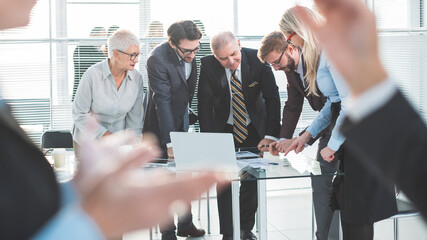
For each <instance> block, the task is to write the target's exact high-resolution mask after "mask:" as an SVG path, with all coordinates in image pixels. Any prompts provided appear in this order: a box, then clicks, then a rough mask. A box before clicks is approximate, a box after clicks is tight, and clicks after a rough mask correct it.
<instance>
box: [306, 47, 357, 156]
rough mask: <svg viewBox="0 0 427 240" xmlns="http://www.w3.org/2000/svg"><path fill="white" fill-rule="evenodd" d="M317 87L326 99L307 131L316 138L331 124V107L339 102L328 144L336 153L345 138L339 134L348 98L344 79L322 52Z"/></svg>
mask: <svg viewBox="0 0 427 240" xmlns="http://www.w3.org/2000/svg"><path fill="white" fill-rule="evenodd" d="M316 81H317V87H318V88H319V90H320V92H322V94H323V95H324V96H325V97H326V103H325V105H324V106H323V108H322V110H320V113H319V115H318V116H317V117H316V118H315V119H314V121H313V123H312V124H311V125H310V126H309V127H308V128H307V131H308V132H309V133H310V134H311V135H312V136H313V137H316V136H317V135H318V134H319V133H320V132H321V131H322V130H323V129H325V128H326V127H328V126H329V124H331V115H332V112H331V105H332V103H336V102H339V101H341V110H340V115H339V117H338V118H337V121H336V123H335V127H334V129H333V130H332V135H331V138H330V139H329V142H328V147H329V148H330V149H332V150H334V151H337V150H338V149H339V148H340V146H341V144H343V142H344V141H345V137H344V136H343V135H342V134H341V133H340V132H339V129H340V128H341V124H342V121H343V120H344V117H345V115H346V110H347V109H346V106H345V101H344V100H345V98H346V97H348V96H349V94H350V92H349V89H348V87H347V85H346V83H345V82H344V79H343V78H342V77H341V75H340V74H339V73H338V72H337V70H336V69H335V67H334V66H332V64H331V63H330V62H329V60H328V59H327V56H326V54H325V53H323V52H322V54H321V55H320V59H319V68H318V69H317V79H316Z"/></svg>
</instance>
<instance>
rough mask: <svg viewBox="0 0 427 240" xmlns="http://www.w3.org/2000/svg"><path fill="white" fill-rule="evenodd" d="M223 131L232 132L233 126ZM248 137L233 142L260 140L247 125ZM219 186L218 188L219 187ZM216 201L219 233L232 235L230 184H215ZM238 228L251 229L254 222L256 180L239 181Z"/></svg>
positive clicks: (250, 143)
mask: <svg viewBox="0 0 427 240" xmlns="http://www.w3.org/2000/svg"><path fill="white" fill-rule="evenodd" d="M224 132H228V133H232V132H233V126H231V125H228V124H227V126H226V128H225V130H224ZM248 134H249V135H248V137H247V138H246V140H245V141H244V142H243V143H239V142H236V141H235V142H234V146H235V147H236V148H240V147H256V146H257V145H258V143H259V141H261V139H260V137H259V136H258V133H257V131H256V129H255V127H254V126H253V125H252V124H249V125H248ZM249 177H250V176H249ZM219 188H220V189H219ZM217 195H218V196H217V202H218V214H219V226H220V233H221V234H223V235H228V236H232V235H233V217H232V215H233V214H232V213H233V209H232V203H231V201H232V197H231V184H227V185H226V186H224V185H222V186H220V187H218V186H217ZM239 203H240V229H241V230H252V228H253V227H254V224H255V213H256V210H257V208H258V198H257V181H255V180H253V181H252V180H247V181H241V183H240V201H239Z"/></svg>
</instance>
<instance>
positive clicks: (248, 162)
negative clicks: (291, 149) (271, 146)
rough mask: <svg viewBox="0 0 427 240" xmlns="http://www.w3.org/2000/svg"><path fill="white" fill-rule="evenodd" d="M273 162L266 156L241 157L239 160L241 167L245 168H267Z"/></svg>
mask: <svg viewBox="0 0 427 240" xmlns="http://www.w3.org/2000/svg"><path fill="white" fill-rule="evenodd" d="M271 162H273V161H270V160H267V159H264V158H250V159H241V160H238V161H237V164H238V166H239V167H241V166H242V167H241V168H243V167H246V166H250V167H253V168H265V167H267V166H269V164H270V163H271Z"/></svg>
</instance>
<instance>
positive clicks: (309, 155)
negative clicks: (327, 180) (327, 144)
mask: <svg viewBox="0 0 427 240" xmlns="http://www.w3.org/2000/svg"><path fill="white" fill-rule="evenodd" d="M318 143H319V141H316V142H315V143H313V145H311V146H308V147H306V148H305V149H304V150H303V151H302V152H301V153H299V154H296V153H295V152H294V151H292V152H290V153H288V155H287V156H286V159H288V161H289V163H290V164H291V166H292V168H294V169H295V170H297V171H298V172H299V173H304V172H311V173H313V172H315V169H314V168H316V166H317V165H318V163H317V161H316V157H317V148H318ZM316 164H317V165H316Z"/></svg>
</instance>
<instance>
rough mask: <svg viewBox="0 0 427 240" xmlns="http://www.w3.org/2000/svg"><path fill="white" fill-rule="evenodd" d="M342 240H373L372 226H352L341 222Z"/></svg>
mask: <svg viewBox="0 0 427 240" xmlns="http://www.w3.org/2000/svg"><path fill="white" fill-rule="evenodd" d="M341 225H342V233H343V240H372V239H374V224H373V223H370V224H352V223H346V222H343V221H342V220H341Z"/></svg>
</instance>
